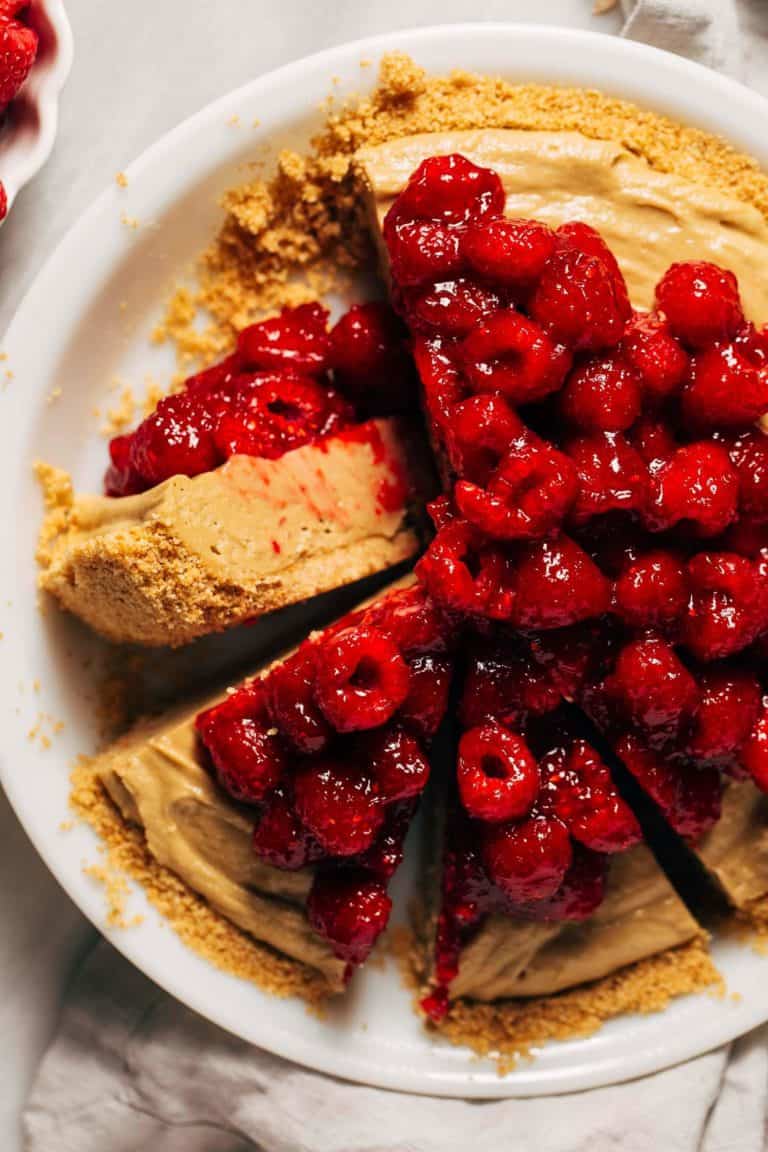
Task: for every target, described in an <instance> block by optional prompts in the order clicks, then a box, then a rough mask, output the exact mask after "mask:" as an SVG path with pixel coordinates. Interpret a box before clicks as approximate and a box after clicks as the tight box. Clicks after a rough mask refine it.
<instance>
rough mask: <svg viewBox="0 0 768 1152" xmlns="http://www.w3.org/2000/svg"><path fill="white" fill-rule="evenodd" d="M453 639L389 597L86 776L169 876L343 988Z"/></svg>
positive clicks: (142, 735) (117, 750)
mask: <svg viewBox="0 0 768 1152" xmlns="http://www.w3.org/2000/svg"><path fill="white" fill-rule="evenodd" d="M453 640H454V635H453V629H452V627H451V625H450V623H449V622H448V621H447V620H446V619H445V618H444V617H443V615H442V614H441V613H440V611H439V610H437V609H436V608H435V607H434V606H433V605H432V604H431V603H430V602H429V599H428V597H427V596H426V595H425V593H424V592H423V590H422V589H421V588H419V587H418V586H415V585H412V586H408V587H404V588H399V589H396V590H393V591H392V592H390V593H389V594H388V595H386V596H384V597H382V598H380V599H377V600H375V601H374V602H372V603H370V604H369V605H368V606H367V607H364V608H363V609H360V610H359V611H357V612H353V613H351V614H349V615H348V616H345V617H343V618H342V619H341V620H339V621H337V623H335V624H334V625H332V626H331V627H329V628H327V629H325V630H324V631H322V632H318V633H313V634H312V635H311V636H310V637H309V638H308V639H307V640H306V641H305V642H304V643H303V644H301V645H300V647H299V648H298V649H296V650H295V651H294V652H292V653H290V654H288V655H287V656H285V657H283V658H281V659H280V660H278V661H276V662H275V663H273V664H272V665H270V667H268V668H267V669H265V670H264V671H262V672H259V673H258V674H257V675H256V676H254V677H253V678H251V679H249V680H247V681H246V682H245V683H244V684H241V685H240V686H239V687H237V688H235V689H233V690H231V691H230V692H229V693H228V694H227V695H226V696H225V697H223V698H219V699H218V700H216V701H214V702H213V703H211V704H209V706H207V707H206V708H204V709H203V710H202V711H195V712H191V713H190V712H187V713H182V714H180V715H174V716H170V717H166V718H163V719H162V720H159V721H152V722H149V723H146V724H141V725H139V726H138V727H137V728H135V729H134V730H133V731H132V732H130V733H128V735H127V736H125V737H124V738H123V739H121V740H120V741H118V743H117V744H115V745H114V746H113V747H111V748H110V749H109V750H108V751H107V752H105V753H104V754H103V755H101V756H100V757H98V758H97V759H96V760H95V761H94V762H93V764H92V767H91V769H90V771H91V774H92V775H95V776H96V777H97V778H98V779H99V780H100V781H101V782H102V783H103V785H104V786H105V787H106V789H107V791H108V793H109V795H110V797H111V799H112V800H113V802H114V804H115V805H116V806H117V808H118V809H119V811H120V813H121V814H122V816H123V818H124V819H125V820H126V821H127V822H130V823H131V824H134V825H138V826H140V827H141V828H142V829H143V831H144V836H145V837H146V844H147V847H148V849H149V852H150V853H151V854H152V856H153V857H154V859H155V861H156V862H157V863H159V864H160V865H161V866H163V867H164V868H166V869H169V870H170V871H171V872H173V873H174V874H176V875H177V876H178V877H179V878H181V880H183V881H184V882H185V883H186V884H187V885H188V886H189V888H190V889H192V890H193V891H194V892H196V893H198V894H199V895H201V896H202V897H204V898H205V900H206V901H207V902H208V904H209V905H210V906H212V907H213V908H214V909H216V910H217V911H219V912H221V913H222V914H223V915H224V916H225V917H227V918H228V919H229V920H230V921H232V922H233V923H234V924H236V925H237V926H238V927H239V928H241V929H242V930H243V931H245V932H246V933H248V934H249V935H250V936H251V937H253V938H254V939H255V940H258V941H260V942H262V943H264V944H267V945H268V946H269V947H270V948H271V949H273V950H274V951H275V952H277V953H279V954H281V955H283V956H287V957H290V958H292V959H293V960H295V961H298V962H300V963H301V964H303V965H306V966H309V967H310V968H312V969H315V970H316V971H317V972H319V973H320V974H321V975H322V977H323V978H324V980H325V982H326V984H327V988H328V991H330V992H334V991H335V992H338V991H340V990H341V989H342V988H343V987H344V985H345V983H346V981H347V980H348V979H349V976H350V974H351V972H352V970H353V968H354V967H355V966H356V965H359V964H361V963H363V962H364V960H365V959H366V958H367V956H368V954H369V952H370V951H371V948H372V947H373V945H374V943H375V941H376V939H377V938H378V936H379V935H380V933H381V932H382V931H383V930H384V928H385V927H386V924H387V922H388V919H389V912H390V900H389V897H388V895H387V884H388V882H389V880H390V879H391V877H392V875H393V874H394V872H395V871H396V869H397V867H398V866H399V864H400V861H401V859H402V854H403V842H404V839H405V836H406V833H407V831H408V827H409V825H410V822H411V819H412V817H413V814H414V811H415V809H416V806H417V803H418V799H419V797H420V795H421V793H422V791H423V789H424V786H425V784H426V782H427V779H428V777H429V772H430V764H429V758H428V751H429V746H430V744H431V741H432V738H433V736H434V734H435V732H436V730H437V728H438V726H439V725H440V723H441V721H442V718H443V714H444V712H445V709H446V706H447V701H448V693H449V689H450V682H451V675H452V667H453V656H452V653H451V648H452V644H453Z"/></svg>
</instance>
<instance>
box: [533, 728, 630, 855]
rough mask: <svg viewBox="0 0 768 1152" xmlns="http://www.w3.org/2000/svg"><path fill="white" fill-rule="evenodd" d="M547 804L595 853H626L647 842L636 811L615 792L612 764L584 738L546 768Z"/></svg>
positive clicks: (550, 757)
mask: <svg viewBox="0 0 768 1152" xmlns="http://www.w3.org/2000/svg"><path fill="white" fill-rule="evenodd" d="M542 772H543V774H544V779H545V784H544V786H543V789H542V792H543V801H542V802H543V803H546V804H547V805H548V806H549V807H551V810H552V811H553V812H554V814H555V815H556V816H557V817H559V819H560V820H562V822H563V824H565V826H566V828H567V829H568V831H569V832H570V834H571V836H573V838H574V839H575V840H578V841H579V842H580V843H581V844H583V845H584V846H585V847H586V848H591V849H593V850H594V851H596V852H624V851H625V850H626V849H627V848H631V847H632V846H633V845H634V844H639V843H640V841H641V840H642V838H643V835H642V832H641V831H640V825H639V824H638V822H637V820H636V819H635V816H634V814H633V812H632V809H631V808H630V807H629V805H628V804H626V803H625V801H624V800H622V798H621V796H620V795H619V794H618V792H617V791H616V786H615V784H614V783H613V778H612V776H611V773H610V771H609V769H608V766H607V765H606V764H605V763H604V761H603V760H602V759H601V758H600V757H599V756H598V754H597V752H596V751H595V750H594V748H592V747H591V746H590V745H589V744H587V742H586V741H585V740H574V741H573V743H572V745H571V747H570V748H569V749H568V751H567V753H564V752H562V751H558V752H557V753H555V754H554V755H550V756H548V757H547V758H546V760H545V762H544V763H543V764H542Z"/></svg>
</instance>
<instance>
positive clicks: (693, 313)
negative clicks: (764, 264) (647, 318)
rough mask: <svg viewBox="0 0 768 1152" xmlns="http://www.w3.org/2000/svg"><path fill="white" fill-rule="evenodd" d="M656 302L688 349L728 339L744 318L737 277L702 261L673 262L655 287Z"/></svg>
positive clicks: (674, 332) (675, 333)
mask: <svg viewBox="0 0 768 1152" xmlns="http://www.w3.org/2000/svg"><path fill="white" fill-rule="evenodd" d="M656 302H657V304H658V306H659V308H660V309H661V311H662V312H663V313H664V315H665V316H666V318H667V321H668V322H669V327H670V329H671V331H672V333H673V335H675V336H677V338H678V339H679V340H682V342H683V344H686V345H687V346H688V347H689V348H706V346H707V345H708V344H714V343H715V342H716V341H718V340H729V339H730V338H731V337H732V336H735V335H736V332H737V331H738V329H739V328H740V326H741V324H742V323H743V321H744V314H743V312H742V309H741V301H740V299H739V286H738V284H737V282H736V277H735V276H734V275H733V273H732V272H728V271H726V270H725V269H724V268H718V266H717V265H716V264H709V263H707V262H706V261H704V260H701V261H698V262H697V261H690V262H687V263H683V264H673V265H672V266H671V267H670V268H669V270H668V271H667V272H665V273H664V275H663V276H662V278H661V280H660V281H659V283H658V285H657V286H656Z"/></svg>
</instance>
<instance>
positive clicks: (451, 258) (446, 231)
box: [386, 220, 464, 288]
mask: <svg viewBox="0 0 768 1152" xmlns="http://www.w3.org/2000/svg"><path fill="white" fill-rule="evenodd" d="M386 236H387V251H388V252H389V260H390V264H391V267H392V274H393V276H394V278H395V280H396V281H397V284H398V285H399V287H401V288H408V287H412V286H414V285H416V284H426V283H429V282H430V281H432V282H434V281H436V280H448V279H450V278H451V277H452V276H457V275H458V274H459V273H460V272H461V271H462V267H463V264H464V258H463V256H462V252H461V246H460V241H461V237H460V235H459V232H458V231H457V230H456V229H455V228H450V227H448V226H447V225H445V224H438V223H437V222H436V221H434V220H398V221H396V222H395V223H394V225H393V226H392V227H390V228H388V229H387V233H386Z"/></svg>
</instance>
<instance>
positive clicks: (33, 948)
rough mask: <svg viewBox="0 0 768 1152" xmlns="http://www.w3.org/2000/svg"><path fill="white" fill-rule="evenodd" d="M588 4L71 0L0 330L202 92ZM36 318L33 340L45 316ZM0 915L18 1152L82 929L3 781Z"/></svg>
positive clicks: (763, 53) (9, 1118) (758, 31)
mask: <svg viewBox="0 0 768 1152" xmlns="http://www.w3.org/2000/svg"><path fill="white" fill-rule="evenodd" d="M592 3H593V0H540V3H538V4H536V5H532V4H530V3H529V2H528V0H476V3H474V4H469V3H468V2H467V0H367V2H366V3H360V0H336V2H335V3H334V4H333V5H332V6H331V8H330V9H329V8H327V7H326V8H323V7H321V6H318V5H316V4H314V3H310V0H279V2H278V0H206V3H204V4H189V3H188V2H187V0H163V3H162V4H158V3H157V2H156V0H133V2H132V3H131V4H114V3H101V4H97V3H94V2H93V0H68V2H67V9H68V11H69V15H70V19H71V21H72V24H73V29H74V35H75V63H74V67H73V71H72V75H71V77H70V80H69V83H68V86H67V88H66V90H65V92H64V97H63V101H62V107H61V126H60V132H59V137H58V140H57V144H56V148H55V151H54V154H53V156H52V158H51V160H50V161H49V163H48V165H47V167H46V168H45V169H44V171H43V172H42V173H41V174H40V176H39V177H38V178H37V180H36V181H35V183H34V184H33V185H31V186H30V187H29V188H27V189H26V190H25V191H24V192H23V193H22V195H21V196H20V198H19V200H18V201H17V203H16V205H15V207H14V210H13V213H12V214H11V217H10V218H9V220H8V222H7V223H6V225H5V226H4V227H3V228H2V230H0V285H1V286H2V287H1V288H0V332H3V331H5V329H6V327H7V325H8V323H9V321H10V319H11V317H12V315H13V313H14V311H15V309H16V307H17V305H18V302H19V301H20V299H21V297H22V295H23V293H24V291H25V290H26V288H27V287H28V285H29V284H30V283H31V281H32V280H33V278H34V276H35V274H36V273H37V271H38V269H39V268H40V266H41V264H42V263H43V261H44V260H45V258H46V256H47V255H48V254H49V252H50V251H51V249H52V248H53V246H54V245H55V244H56V242H57V241H58V240H59V239H60V237H61V236H62V235H63V234H64V233H65V232H66V230H67V229H68V227H69V226H70V225H71V224H72V223H73V222H74V220H75V219H76V218H77V217H78V215H79V214H80V213H81V211H82V210H83V208H84V207H86V206H87V205H88V204H89V203H90V201H91V200H92V199H93V198H94V197H95V196H96V195H97V193H98V192H99V191H101V189H102V188H103V187H104V186H105V185H106V184H107V183H108V182H109V181H110V180H112V179H113V178H114V175H115V173H116V172H118V171H119V170H120V169H121V168H122V167H123V166H124V165H125V164H126V163H128V162H129V161H130V160H132V159H133V158H134V157H135V156H136V155H137V154H138V153H139V152H141V151H142V150H143V149H144V148H145V147H146V146H147V145H149V144H150V143H152V141H154V140H155V139H156V138H157V137H158V136H160V135H162V134H163V133H164V132H165V131H167V130H168V129H169V128H171V127H173V126H174V125H175V124H177V123H178V122H179V121H180V120H182V119H184V118H185V117H187V116H189V115H190V114H192V113H193V112H195V111H197V109H199V108H201V107H202V106H204V105H205V104H207V103H208V102H209V101H210V100H212V99H213V98H214V97H216V96H219V95H221V94H223V93H224V92H226V91H228V90H230V89H232V88H235V87H237V86H238V85H240V84H242V83H245V82H246V81H247V80H249V79H251V78H253V77H254V76H257V75H259V74H260V73H262V72H265V71H267V70H269V69H271V68H274V67H277V66H278V65H280V64H283V63H286V62H287V61H289V60H291V59H295V58H297V57H299V56H303V55H305V54H307V53H309V52H314V51H317V50H319V49H322V48H326V47H330V46H331V45H333V44H337V43H342V42H343V41H345V40H351V39H356V38H358V37H361V36H368V35H373V34H376V33H379V32H387V31H392V30H394V29H397V28H406V27H418V26H420V25H426V24H437V23H446V22H452V21H458V20H461V19H473V20H515V19H517V20H521V21H524V20H529V21H532V20H534V19H535V20H536V21H537V22H539V23H549V24H569V25H572V26H575V27H583V28H595V29H599V30H602V31H606V32H613V31H616V30H617V29H618V27H619V25H620V23H621V20H620V16H619V13H618V10H614V11H613V12H610V13H607V14H605V15H603V16H599V17H598V16H595V15H593V13H592ZM331 12H332V18H329V13H331ZM741 19H742V27H743V30H744V34H745V41H746V53H745V56H746V60H745V76H744V78H745V79H746V81H747V82H748V83H751V84H752V85H753V86H754V87H755V88H757V89H759V90H762V91H763V92H764V93H765V94H766V95H768V4H767V3H765V0H745V3H744V4H743V6H742V9H741ZM40 331H41V339H44V338H45V318H44V317H41V323H40ZM1 346H2V343H1V341H0V347H1ZM6 514H9V515H11V514H12V511H11V510H6ZM0 922H1V923H2V925H3V927H2V931H0V1036H1V1037H2V1039H3V1043H2V1046H1V1047H0V1148H2V1149H3V1150H4V1152H16V1150H17V1149H19V1148H20V1137H19V1130H18V1117H19V1110H20V1107H21V1102H22V1100H23V1098H24V1095H25V1092H26V1088H27V1085H28V1084H29V1081H30V1078H31V1076H32V1074H33V1071H34V1067H35V1064H36V1062H37V1060H38V1058H39V1055H40V1053H41V1051H42V1050H43V1048H44V1047H45V1045H46V1042H47V1040H48V1038H49V1037H50V1035H51V1032H52V1030H53V1029H54V1027H55V1024H56V1020H57V1015H58V1008H59V1004H60V1001H61V997H62V994H63V991H64V989H65V987H66V983H67V980H68V979H69V976H70V974H71V972H72V971H73V968H74V966H75V965H76V963H77V960H78V957H79V956H80V955H81V954H82V953H83V951H84V950H85V949H87V947H88V945H89V943H90V941H91V940H92V938H93V930H92V929H91V928H90V927H89V926H88V925H87V924H86V922H85V921H84V920H83V918H82V916H80V914H79V913H78V912H77V910H76V909H75V908H74V907H73V905H72V904H71V903H70V902H69V900H68V899H67V897H66V896H65V895H64V894H63V892H62V891H61V890H60V889H59V887H58V885H57V884H56V882H55V881H54V880H53V879H52V878H51V877H50V876H49V875H48V873H47V871H46V870H45V868H44V867H43V865H42V864H41V863H40V862H39V861H38V859H37V857H36V855H35V853H34V851H33V849H32V848H31V846H30V844H29V842H28V841H27V839H26V837H25V835H24V833H23V831H22V830H21V828H20V827H19V826H18V824H17V822H16V820H15V818H14V816H13V814H12V812H11V810H10V808H9V807H8V804H7V801H6V800H5V798H4V796H2V795H1V794H0ZM105 1152H108V1150H106V1149H105Z"/></svg>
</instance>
